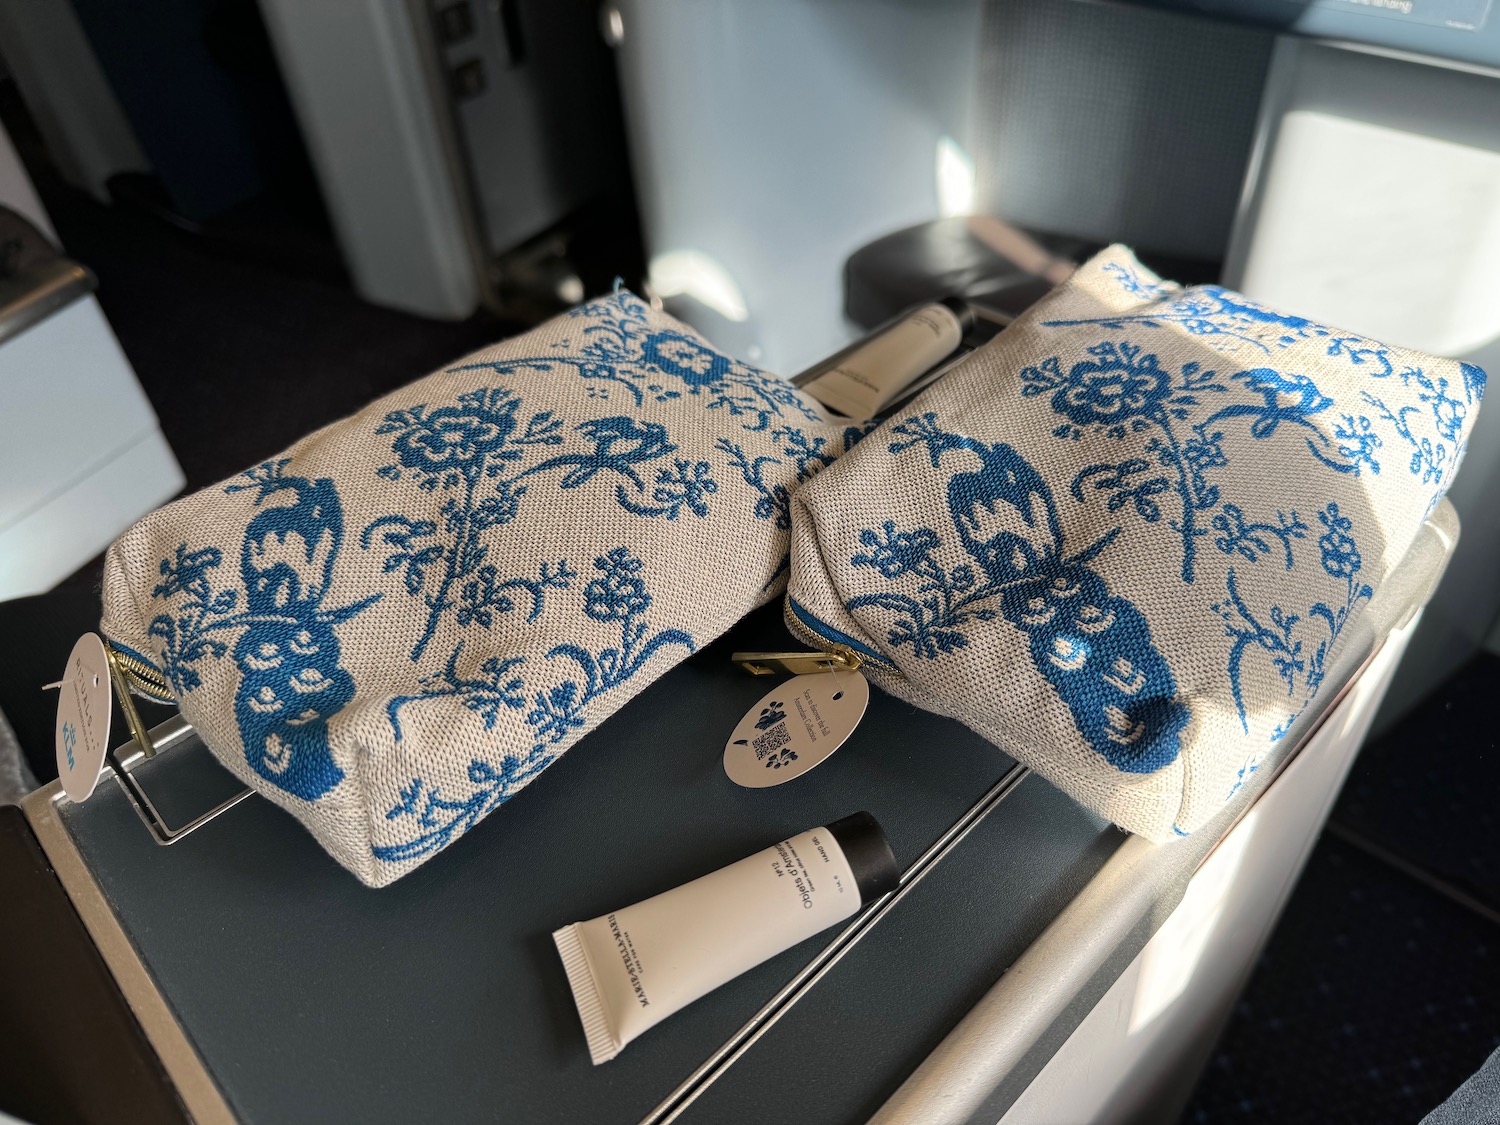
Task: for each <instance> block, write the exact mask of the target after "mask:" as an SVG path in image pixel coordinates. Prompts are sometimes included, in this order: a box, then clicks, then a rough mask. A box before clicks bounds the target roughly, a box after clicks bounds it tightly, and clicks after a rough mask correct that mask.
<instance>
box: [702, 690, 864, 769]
mask: <svg viewBox="0 0 1500 1125" xmlns="http://www.w3.org/2000/svg"><path fill="white" fill-rule="evenodd" d="M869 702H870V684H869V682H868V681H867V680H866V679H865V678H864V676H862V675H860V674H859V673H858V672H847V671H839V672H815V673H810V674H808V675H805V676H793V677H792V678H791V679H790V680H787V681H786V682H785V683H782V684H780V685H778V686H777V687H775V688H773V689H772V690H771V691H769V692H767V693H766V694H765V696H763V697H762V698H761V700H760V702H759V703H757V704H756V705H755V706H754V707H752V708H750V710H749V711H748V712H747V713H746V714H745V717H744V718H743V719H741V720H740V721H739V725H738V726H736V727H735V728H734V733H733V734H731V735H730V736H729V742H728V743H727V744H726V745H725V747H724V772H725V773H727V774H728V775H729V780H730V781H732V782H734V783H735V784H736V785H743V786H744V787H745V788H747V789H767V788H769V787H770V786H772V785H780V784H782V783H783V782H787V781H790V780H792V778H794V777H801V776H802V775H803V774H805V773H806V772H807V771H808V770H810V769H812V768H813V767H814V766H817V765H819V764H820V763H822V762H824V761H826V760H827V759H828V757H829V756H830V755H832V753H833V752H834V751H835V750H837V749H838V748H839V747H840V746H842V745H843V744H844V740H845V739H847V738H848V737H849V736H850V735H851V734H853V733H854V728H855V727H857V726H858V725H859V720H860V719H861V718H863V717H864V713H865V708H866V707H867V706H868V705H869Z"/></svg>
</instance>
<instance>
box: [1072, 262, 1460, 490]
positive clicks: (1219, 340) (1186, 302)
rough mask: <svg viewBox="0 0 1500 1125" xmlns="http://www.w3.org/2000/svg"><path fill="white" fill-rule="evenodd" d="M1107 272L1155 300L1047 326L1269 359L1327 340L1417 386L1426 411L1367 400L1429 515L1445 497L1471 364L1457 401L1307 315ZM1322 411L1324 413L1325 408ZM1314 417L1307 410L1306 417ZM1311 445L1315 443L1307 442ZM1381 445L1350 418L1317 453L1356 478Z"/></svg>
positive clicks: (1370, 466) (1420, 374)
mask: <svg viewBox="0 0 1500 1125" xmlns="http://www.w3.org/2000/svg"><path fill="white" fill-rule="evenodd" d="M1104 270H1105V272H1106V273H1108V274H1110V275H1111V276H1113V277H1114V278H1115V280H1116V282H1117V283H1118V284H1119V285H1120V287H1121V288H1122V289H1123V290H1125V291H1126V292H1128V293H1130V294H1132V295H1134V296H1137V297H1140V298H1142V299H1143V300H1146V301H1155V302H1156V303H1155V304H1152V305H1150V306H1149V307H1146V308H1144V309H1142V310H1141V311H1139V312H1135V313H1126V314H1121V315H1117V316H1105V317H1090V318H1084V319H1078V320H1052V321H1047V322H1045V323H1046V324H1047V325H1048V326H1049V327H1053V326H1055V327H1064V326H1074V325H1085V324H1087V325H1098V326H1100V327H1104V328H1112V329H1117V330H1124V329H1127V328H1130V327H1141V328H1150V329H1163V328H1176V329H1179V330H1181V331H1184V332H1186V333H1188V334H1189V335H1192V336H1198V337H1201V338H1203V339H1204V341H1205V342H1206V343H1207V344H1209V345H1210V346H1212V347H1214V348H1217V349H1218V350H1220V351H1234V350H1238V349H1240V348H1241V347H1250V348H1254V349H1255V350H1257V351H1259V352H1260V353H1262V354H1264V355H1271V354H1273V353H1274V352H1277V351H1280V350H1282V349H1285V348H1287V347H1290V346H1291V345H1293V344H1296V343H1299V342H1301V341H1308V340H1319V341H1326V342H1327V343H1326V354H1327V355H1329V356H1337V357H1342V358H1343V359H1346V360H1347V361H1348V362H1349V364H1350V365H1351V366H1353V367H1357V368H1361V369H1363V371H1364V372H1365V374H1367V375H1368V376H1369V377H1370V378H1371V379H1377V380H1383V379H1389V378H1392V377H1395V378H1397V379H1399V381H1400V382H1401V384H1402V385H1403V386H1404V387H1408V388H1411V387H1415V388H1416V389H1417V391H1418V401H1419V402H1421V403H1423V404H1424V406H1420V407H1412V406H1410V405H1407V406H1400V407H1397V408H1394V409H1393V408H1392V407H1391V406H1390V405H1389V404H1388V401H1387V398H1386V397H1384V396H1380V395H1374V394H1371V393H1369V392H1368V391H1366V392H1362V396H1363V398H1364V399H1365V401H1366V402H1367V403H1369V404H1370V405H1371V406H1373V407H1374V408H1375V411H1376V415H1377V417H1379V418H1382V419H1384V420H1385V421H1387V422H1389V423H1391V425H1392V427H1393V429H1394V431H1395V434H1396V436H1397V437H1399V438H1400V439H1401V440H1402V441H1404V442H1405V443H1406V444H1408V445H1409V446H1411V448H1412V450H1413V453H1412V457H1411V461H1410V465H1409V469H1410V471H1411V473H1412V475H1414V476H1417V477H1419V478H1420V479H1421V480H1422V482H1423V483H1424V484H1430V485H1432V486H1433V498H1432V502H1431V504H1430V505H1429V510H1430V509H1431V507H1432V505H1435V504H1436V503H1437V501H1438V500H1439V499H1441V497H1442V494H1443V492H1444V491H1445V489H1446V486H1447V481H1448V480H1450V479H1451V478H1452V475H1453V471H1454V468H1455V467H1456V466H1457V464H1458V461H1459V459H1460V458H1461V457H1462V455H1463V450H1462V448H1461V447H1460V446H1458V445H1457V444H1456V443H1458V438H1459V434H1460V433H1461V432H1462V430H1463V425H1464V422H1465V420H1466V419H1467V417H1468V413H1469V410H1470V408H1472V407H1473V406H1474V405H1475V404H1476V403H1478V402H1479V401H1480V400H1481V399H1483V397H1484V389H1485V381H1486V379H1485V374H1484V372H1483V371H1482V370H1481V369H1480V368H1478V367H1476V366H1475V365H1473V364H1471V363H1464V364H1460V370H1461V372H1462V376H1463V388H1462V389H1463V398H1462V399H1461V400H1460V399H1459V398H1458V396H1457V395H1456V394H1451V393H1450V388H1449V385H1448V380H1447V379H1446V378H1445V377H1443V376H1434V375H1431V374H1429V373H1428V372H1426V371H1424V370H1423V369H1422V368H1420V367H1412V366H1408V367H1406V368H1404V369H1402V370H1400V371H1398V370H1397V367H1396V363H1395V361H1394V360H1393V359H1392V356H1391V351H1390V349H1389V348H1388V347H1386V346H1385V345H1383V344H1380V343H1377V342H1376V341H1374V340H1370V339H1367V338H1365V337H1363V336H1355V335H1347V334H1346V335H1340V334H1337V333H1336V332H1335V331H1334V330H1333V329H1331V328H1328V327H1326V326H1325V325H1321V324H1317V323H1315V322H1313V321H1311V320H1308V319H1307V318H1305V317H1300V316H1289V315H1286V314H1284V313H1279V312H1276V311H1275V310H1273V309H1269V308H1266V307H1265V306H1264V305H1260V304H1257V303H1256V302H1255V301H1252V300H1250V299H1249V298H1248V297H1245V296H1243V295H1242V294H1238V293H1234V292H1231V291H1230V290H1227V289H1222V288H1220V287H1219V286H1216V285H1205V286H1197V287H1194V288H1192V289H1188V290H1185V291H1181V292H1175V291H1174V289H1173V287H1170V286H1165V287H1153V286H1150V285H1148V284H1147V283H1145V282H1144V281H1142V279H1141V278H1140V277H1139V276H1138V275H1136V274H1135V273H1134V271H1132V270H1130V269H1128V268H1127V267H1125V266H1124V265H1121V264H1119V263H1109V264H1107V265H1106V266H1105V267H1104ZM1279 377H1280V378H1283V379H1284V378H1293V379H1303V378H1305V377H1303V376H1279ZM1309 386H1310V383H1309ZM1314 390H1315V388H1314ZM1325 405H1326V404H1325ZM1318 409H1319V410H1321V409H1322V407H1319V408H1318ZM1316 412H1317V411H1314V410H1305V413H1316ZM1424 412H1425V413H1427V414H1430V416H1431V419H1432V425H1433V428H1434V430H1435V431H1436V434H1437V437H1436V439H1434V438H1432V437H1428V436H1425V435H1417V434H1414V433H1413V432H1412V430H1411V428H1410V425H1409V421H1408V414H1409V413H1416V414H1423V413H1424ZM1255 436H1257V437H1259V436H1262V435H1260V434H1256V435H1255ZM1310 445H1313V443H1312V442H1310ZM1381 445H1382V439H1381V436H1380V435H1379V433H1378V432H1377V431H1376V430H1375V428H1374V424H1373V423H1372V421H1371V419H1370V418H1369V417H1367V416H1365V415H1353V414H1345V415H1344V416H1343V418H1342V420H1341V421H1340V422H1339V423H1338V424H1336V425H1335V427H1334V434H1333V437H1332V439H1331V440H1329V439H1326V438H1325V439H1324V441H1322V442H1318V443H1316V445H1314V447H1313V453H1314V454H1315V455H1316V456H1318V457H1319V459H1320V460H1324V461H1325V462H1326V463H1327V464H1329V465H1330V466H1331V467H1333V468H1335V469H1338V470H1339V471H1341V472H1346V471H1353V472H1355V473H1356V475H1357V474H1358V473H1359V472H1360V471H1362V470H1368V471H1370V472H1371V473H1378V472H1379V471H1380V465H1379V462H1378V461H1376V459H1375V456H1374V451H1375V450H1376V449H1378V448H1380V446H1381ZM1326 447H1331V450H1332V452H1333V453H1335V454H1336V455H1337V456H1336V457H1332V458H1330V457H1325V456H1324V454H1325V453H1326V452H1328V451H1329V450H1328V449H1327V448H1326Z"/></svg>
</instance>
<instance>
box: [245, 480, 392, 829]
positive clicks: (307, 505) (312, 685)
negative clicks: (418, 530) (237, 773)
mask: <svg viewBox="0 0 1500 1125" xmlns="http://www.w3.org/2000/svg"><path fill="white" fill-rule="evenodd" d="M246 476H248V477H249V478H250V483H248V484H236V485H231V486H229V489H228V491H241V490H253V491H254V492H255V493H256V496H255V504H256V506H257V507H258V508H259V509H260V510H259V511H258V512H257V513H256V514H255V516H254V517H253V518H252V519H251V520H250V522H249V524H248V525H247V526H246V528H245V538H244V543H243V545H242V547H241V550H240V577H241V580H242V582H243V583H244V587H245V611H246V612H245V613H244V615H242V617H241V618H240V619H239V623H242V624H244V625H245V626H246V627H245V631H244V632H243V633H242V634H241V635H240V638H239V640H238V641H236V642H235V646H234V661H235V664H236V665H238V667H239V670H240V677H241V678H240V683H239V687H238V689H237V690H236V691H235V697H234V714H235V720H236V722H237V723H238V725H239V728H240V737H241V741H242V743H243V745H244V751H245V760H246V761H247V762H248V763H249V765H250V768H251V769H253V770H255V772H256V773H258V774H259V775H260V776H261V777H263V778H265V779H266V780H267V781H269V782H270V783H271V784H273V785H275V786H276V787H277V788H279V789H282V790H284V791H285V792H287V793H291V794H292V795H294V796H297V797H301V798H302V799H303V800H306V801H315V800H317V799H318V798H319V797H321V796H323V795H324V794H325V793H327V792H328V791H329V790H330V789H332V788H333V787H334V786H335V785H337V784H338V783H339V782H340V781H342V780H343V777H344V773H343V770H341V769H340V768H339V767H338V765H337V764H336V763H335V762H334V760H333V756H332V754H331V753H330V751H329V741H328V720H329V719H330V718H331V717H332V716H334V715H335V714H337V713H338V712H339V711H341V710H342V709H343V708H344V707H345V706H346V705H347V704H348V703H349V702H350V700H352V699H353V698H354V691H355V686H354V679H353V677H352V676H351V675H350V674H349V672H348V671H347V670H346V669H345V668H344V667H343V666H342V663H341V656H342V653H341V648H340V644H339V638H338V636H337V634H336V633H335V632H334V626H336V625H338V624H339V623H340V622H342V621H346V620H348V619H349V618H350V617H353V616H354V615H355V614H356V613H359V612H360V611H361V610H363V609H364V608H366V607H367V606H369V605H370V604H372V603H373V602H374V601H376V600H377V599H378V598H379V597H380V595H379V594H376V595H374V596H373V597H369V598H366V599H364V600H363V601H360V602H356V603H354V604H353V605H349V606H345V607H344V608H342V609H336V610H325V609H324V608H323V601H324V598H325V597H326V596H327V593H328V590H329V587H330V585H331V583H332V581H333V567H334V562H335V561H336V559H337V558H338V554H339V550H340V548H341V547H342V546H343V541H344V512H343V506H342V505H341V504H340V502H339V497H338V492H337V491H336V489H335V488H334V484H333V481H332V480H329V479H327V478H326V477H325V478H320V479H318V480H308V479H306V478H304V477H298V476H287V475H283V474H282V472H281V465H278V464H270V465H266V466H261V468H260V469H259V470H251V471H250V473H247V474H246Z"/></svg>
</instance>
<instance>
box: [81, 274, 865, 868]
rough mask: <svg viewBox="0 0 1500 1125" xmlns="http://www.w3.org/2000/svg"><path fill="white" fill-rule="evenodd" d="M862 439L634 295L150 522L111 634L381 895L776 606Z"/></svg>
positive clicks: (107, 613) (309, 440) (480, 361)
mask: <svg viewBox="0 0 1500 1125" xmlns="http://www.w3.org/2000/svg"><path fill="white" fill-rule="evenodd" d="M860 432H862V430H854V429H846V427H845V425H843V424H839V423H835V422H831V421H828V420H826V417H825V415H824V414H822V413H821V411H820V409H819V408H818V407H817V405H816V404H815V403H814V402H813V401H812V400H811V399H809V398H807V397H806V396H804V395H803V394H801V393H800V392H799V391H797V390H795V389H794V388H793V387H792V386H791V385H790V384H788V383H786V382H784V381H782V380H780V379H778V378H776V377H775V376H773V375H768V374H766V373H763V372H761V371H758V370H756V369H754V368H752V367H750V366H748V365H746V364H744V363H740V362H737V361H735V360H733V359H731V358H729V357H728V356H725V355H723V354H720V353H719V352H717V351H714V350H713V349H712V348H710V347H709V346H708V345H707V344H706V343H705V342H704V341H703V340H702V339H701V338H699V337H698V336H697V335H696V334H694V333H693V332H692V331H691V330H690V329H688V328H686V327H685V326H684V325H682V324H680V323H679V322H677V321H675V320H673V319H672V318H671V317H669V316H666V315H664V314H662V313H660V312H655V311H653V310H651V309H650V308H649V307H648V306H647V305H645V304H644V303H642V302H641V301H640V300H638V299H637V298H635V297H634V296H632V295H630V294H629V293H624V292H621V293H617V294H615V295H612V296H610V297H606V298H604V299H601V300H598V301H594V302H592V303H589V304H586V305H583V306H581V307H579V308H578V309H576V310H574V311H573V312H571V313H569V314H567V315H565V316H562V317H559V318H557V319H555V320H553V321H551V322H549V323H547V324H545V325H543V326H542V327H540V328H538V329H536V330H534V331H532V332H528V333H526V334H525V335H523V336H519V337H517V338H515V339H513V340H510V341H507V342H505V343H502V344H499V345H497V346H494V347H491V348H488V349H485V350H483V351H480V352H477V353H475V354H473V355H471V356H468V357H467V358H465V359H463V360H461V361H459V362H457V363H455V364H453V365H452V366H450V367H448V368H446V369H444V370H442V371H439V372H437V373H436V374H433V375H429V376H427V377H426V378H424V379H421V380H419V381H417V382H415V383H413V384H411V385H410V386H407V387H405V388H404V389H402V390H399V391H396V392H395V393H393V394H390V395H387V396H386V397H384V398H382V399H380V400H379V401H377V402H374V403H372V404H371V405H370V406H368V407H367V408H365V409H364V410H362V411H361V412H359V413H358V414H355V415H354V416H352V417H350V418H347V419H344V420H343V421H341V422H337V423H335V424H333V425H331V426H328V427H326V428H324V429H322V430H319V431H318V432H316V433H314V434H312V435H310V436H308V437H306V438H304V439H303V440H302V441H299V442H298V443H297V444H295V445H294V446H292V447H291V448H290V449H288V450H286V451H285V452H284V453H283V454H281V455H280V456H278V457H275V458H272V459H270V460H268V461H266V462H265V463H263V464H261V465H258V466H256V467H255V468H252V469H250V470H249V471H247V472H245V473H243V474H241V475H240V476H238V477H236V478H234V479H232V480H230V481H227V482H225V483H223V484H221V485H219V486H216V487H213V488H208V489H205V490H204V491H202V492H199V493H197V494H195V495H192V496H188V497H186V498H184V499H181V500H179V501H177V502H175V503H173V504H170V505H168V506H167V507H165V508H163V509H161V510H159V511H157V512H155V513H153V514H152V515H150V516H148V517H146V518H145V519H143V520H142V521H141V522H139V523H138V524H136V525H135V526H134V527H132V528H131V529H130V530H129V531H127V532H126V533H125V534H124V535H123V536H121V537H120V539H119V540H117V541H116V542H115V543H114V545H113V546H112V547H111V548H110V549H109V553H108V557H107V559H106V564H105V575H104V619H103V630H104V633H105V635H106V636H107V637H108V638H109V639H110V641H112V642H113V643H114V644H115V645H116V646H117V647H119V648H120V649H121V651H122V652H123V653H124V655H125V657H126V660H127V662H128V663H130V664H132V665H135V666H137V667H138V668H142V669H144V672H145V675H144V680H142V679H140V678H139V677H138V678H137V680H138V682H140V683H142V685H143V686H145V687H146V688H147V690H152V689H151V685H150V682H151V680H152V679H153V677H155V678H156V679H157V680H158V681H159V682H160V683H163V684H164V685H165V687H166V690H165V691H164V692H163V691H161V690H159V689H157V690H155V691H154V692H153V693H154V694H164V695H166V696H168V697H170V698H171V699H172V700H174V701H175V702H176V703H177V704H178V705H179V706H180V707H181V709H182V713H183V714H184V715H185V716H186V718H187V719H188V720H189V721H190V722H191V723H192V724H193V725H194V726H195V727H196V728H197V729H198V731H199V732H200V734H201V735H202V737H203V739H204V741H205V742H206V743H207V744H208V746H209V747H210V749H211V750H212V751H213V752H214V754H215V755H216V756H217V757H218V758H219V760H220V761H222V762H223V763H224V764H225V765H226V766H227V767H228V768H229V769H230V770H232V771H233V772H234V773H236V774H237V775H239V776H240V777H242V778H243V779H244V780H245V781H246V782H248V783H249V784H250V785H252V786H254V787H255V788H256V789H258V790H260V792H262V793H263V794H264V795H265V796H267V797H269V798H270V799H271V800H272V801H274V802H276V803H277V804H279V805H280V806H282V807H283V808H285V809H287V810H288V811H289V812H291V813H292V814H293V815H294V816H296V817H297V818H298V819H299V820H301V821H302V822H303V823H304V824H305V825H306V826H307V827H308V829H310V830H311V832H312V833H313V835H314V836H316V837H317V839H318V840H319V841H320V842H321V843H322V845H323V846H324V847H325V848H326V849H327V850H328V852H329V853H330V854H331V855H332V856H333V857H334V858H335V859H337V860H338V861H339V862H340V863H342V864H343V865H344V866H345V867H347V868H348V869H349V870H350V871H352V872H354V873H355V874H356V875H357V876H359V878H360V879H362V880H363V881H364V882H366V883H368V884H371V885H376V886H380V885H384V884H386V883H389V882H391V881H392V880H393V879H395V878H397V877H398V876H400V875H402V874H404V873H405V872H407V871H410V870H411V869H413V868H414V867H416V866H417V865H418V864H420V863H422V862H423V861H424V860H426V859H427V858H429V857H430V856H432V855H433V854H434V853H435V852H437V851H438V850H440V849H441V848H443V847H445V846H446V845H448V844H449V843H451V842H452V841H453V840H454V839H456V838H457V837H458V836H459V835H461V834H462V833H463V832H465V831H466V830H468V829H469V828H470V827H472V826H473V825H474V824H475V823H476V822H477V821H479V820H480V819H481V818H483V817H484V816H485V815H487V814H488V813H489V812H490V811H492V810H493V809H494V808H495V807H496V806H498V805H499V804H501V803H502V802H503V801H505V800H506V799H507V798H509V797H510V796H512V795H513V794H514V793H516V792H517V791H518V790H519V789H521V788H522V787H523V786H524V785H526V784H527V783H528V782H530V781H531V780H533V779H534V778H535V777H536V776H537V775H538V774H539V773H541V771H542V770H543V769H545V768H546V766H547V765H548V764H549V763H551V762H552V761H554V760H555V759H556V758H557V757H558V756H559V755H560V754H562V753H563V752H564V751H565V750H567V749H568V748H569V747H570V746H572V745H573V743H575V742H576V741H577V740H578V739H579V738H581V737H582V736H583V735H585V734H586V733H587V732H588V731H590V730H592V729H593V728H594V727H596V726H598V725H599V723H600V722H602V721H603V720H604V719H605V718H606V717H607V716H608V715H610V714H611V713H612V712H614V711H615V710H616V709H618V708H619V707H620V706H621V705H622V704H624V703H625V702H626V701H627V700H628V699H630V698H631V697H632V696H633V695H635V694H636V693H638V692H639V691H640V690H641V689H642V688H644V687H645V686H646V685H647V684H648V683H650V682H651V681H652V680H653V679H655V678H656V677H657V676H660V675H661V674H662V673H663V672H665V671H666V670H667V669H668V668H670V667H672V666H673V665H674V664H676V663H677V662H678V661H680V660H682V659H683V658H685V657H686V656H688V655H689V654H690V653H692V652H693V651H695V650H696V649H697V648H699V647H701V646H702V645H704V644H705V643H707V642H708V641H710V640H712V639H713V638H715V637H717V636H718V635H719V634H720V633H722V632H723V631H724V630H725V629H726V628H727V627H728V626H729V625H731V624H732V623H733V622H734V621H736V620H737V619H739V618H740V617H742V616H743V615H744V614H745V613H747V612H748V611H750V610H751V609H753V608H754V607H756V606H758V605H760V604H763V603H765V602H767V601H769V600H771V599H772V598H774V597H776V596H778V595H779V594H780V592H781V590H782V588H783V587H784V584H785V580H786V552H787V541H788V531H789V529H790V526H791V515H790V490H791V489H793V488H794V487H795V486H796V485H797V484H798V482H800V481H802V480H804V479H806V478H808V477H810V476H811V475H812V474H813V473H815V472H816V471H818V470H819V469H821V468H822V467H823V466H824V465H826V464H828V463H830V462H832V461H833V459H834V458H835V457H836V456H838V455H839V454H840V453H842V452H843V450H844V448H845V443H846V440H847V441H852V440H854V439H855V438H856V437H857V435H858V434H859V433H860Z"/></svg>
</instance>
